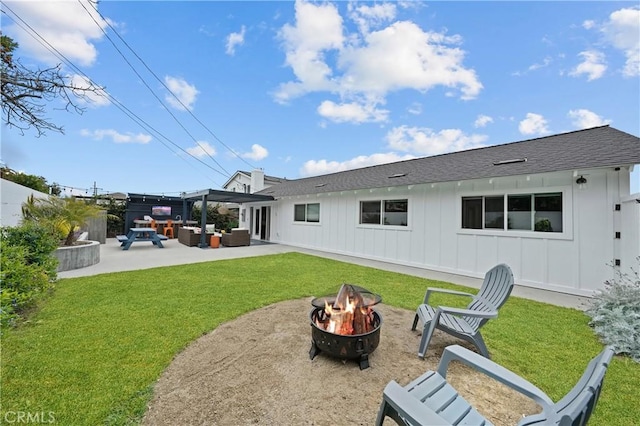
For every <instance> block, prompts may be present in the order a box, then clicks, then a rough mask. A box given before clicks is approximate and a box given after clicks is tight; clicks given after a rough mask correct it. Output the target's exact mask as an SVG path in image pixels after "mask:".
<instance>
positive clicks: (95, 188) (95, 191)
mask: <svg viewBox="0 0 640 426" xmlns="http://www.w3.org/2000/svg"><path fill="white" fill-rule="evenodd" d="M98 189H99V190H101V191H102V188H98V187H97V186H96V181H95V180H94V181H93V198H98Z"/></svg>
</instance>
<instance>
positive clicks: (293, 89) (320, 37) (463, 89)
mask: <svg viewBox="0 0 640 426" xmlns="http://www.w3.org/2000/svg"><path fill="white" fill-rule="evenodd" d="M379 6H381V7H379V8H376V7H366V6H360V7H356V6H351V9H350V10H351V12H352V13H351V16H352V17H354V16H355V17H357V18H358V19H364V20H366V22H367V25H365V27H366V28H364V27H363V25H364V24H362V23H361V25H360V26H361V28H360V32H358V33H353V34H345V27H344V26H343V20H342V17H341V16H340V14H339V12H338V10H337V8H336V7H335V6H334V5H332V4H328V3H323V4H318V5H316V4H311V3H307V2H304V1H297V2H296V6H295V9H296V21H295V23H294V24H293V25H291V24H286V25H284V26H283V27H282V28H281V30H280V32H279V36H280V38H281V39H282V41H283V48H284V50H285V53H286V65H287V66H289V67H291V69H292V71H293V73H294V74H295V76H296V80H295V81H289V82H285V83H282V84H281V85H280V86H279V88H278V89H277V91H276V93H275V96H274V97H275V100H276V101H278V102H281V103H285V102H288V101H290V100H291V99H293V98H295V97H299V96H302V95H304V94H306V93H311V92H320V91H325V92H330V93H334V94H336V95H339V96H340V103H342V104H349V103H351V102H352V101H353V100H354V99H366V100H367V103H372V102H380V103H384V102H385V99H384V98H385V96H386V95H387V94H388V93H390V92H393V91H400V90H405V89H409V90H417V91H420V92H426V91H428V90H430V89H432V88H435V87H437V86H443V87H445V88H448V89H449V90H450V91H451V93H455V94H458V95H459V96H460V97H461V98H462V99H465V100H466V99H473V98H475V97H477V96H478V94H479V93H480V91H481V90H482V87H483V86H482V84H481V83H480V81H479V79H478V77H477V75H476V73H475V71H474V70H473V69H469V68H465V67H464V66H463V59H464V56H465V52H464V51H462V50H461V49H460V48H459V47H458V46H459V44H460V42H461V38H460V37H459V36H455V35H454V36H448V35H446V33H444V32H443V33H437V32H426V31H424V30H422V29H421V28H420V27H419V26H417V25H416V24H414V23H412V22H409V21H397V22H394V23H392V24H390V25H389V26H387V27H385V28H382V29H380V30H377V31H371V32H368V31H369V26H370V24H372V23H375V24H376V25H381V24H382V23H384V21H386V20H390V19H393V18H394V17H395V8H392V7H391V6H384V7H382V6H383V5H379ZM358 22H360V21H358ZM328 58H330V59H332V60H333V61H334V62H331V63H330V62H329V60H328Z"/></svg>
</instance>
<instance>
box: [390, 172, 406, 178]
mask: <svg viewBox="0 0 640 426" xmlns="http://www.w3.org/2000/svg"><path fill="white" fill-rule="evenodd" d="M406 175H407V174H406V173H396V174H394V175H391V176H389V179H393V178H399V177H403V176H406Z"/></svg>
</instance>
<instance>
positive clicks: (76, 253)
mask: <svg viewBox="0 0 640 426" xmlns="http://www.w3.org/2000/svg"><path fill="white" fill-rule="evenodd" d="M55 256H56V258H57V259H58V272H62V271H70V270H72V269H80V268H86V267H87V266H91V265H95V264H96V263H100V242H98V241H79V242H78V244H76V245H73V246H62V247H58V248H57V249H56V251H55Z"/></svg>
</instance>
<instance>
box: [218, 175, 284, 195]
mask: <svg viewBox="0 0 640 426" xmlns="http://www.w3.org/2000/svg"><path fill="white" fill-rule="evenodd" d="M284 181H286V179H283V178H279V177H275V176H267V175H265V174H264V171H263V170H262V169H255V170H253V171H252V172H245V171H242V170H238V171H237V172H235V173H234V174H233V176H231V178H229V180H228V181H226V182H225V183H224V185H222V188H223V189H224V190H225V191H231V192H242V193H245V194H253V193H255V192H258V191H262V190H263V189H266V188H269V187H271V186H273V185H277V184H279V183H282V182H284Z"/></svg>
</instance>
